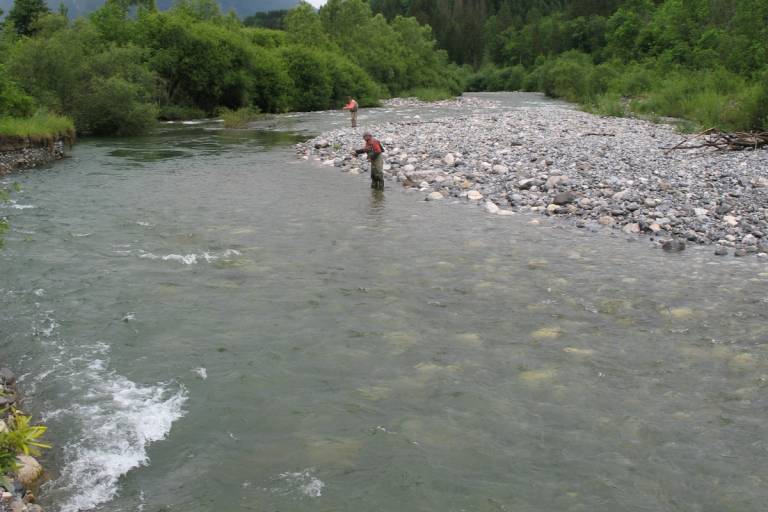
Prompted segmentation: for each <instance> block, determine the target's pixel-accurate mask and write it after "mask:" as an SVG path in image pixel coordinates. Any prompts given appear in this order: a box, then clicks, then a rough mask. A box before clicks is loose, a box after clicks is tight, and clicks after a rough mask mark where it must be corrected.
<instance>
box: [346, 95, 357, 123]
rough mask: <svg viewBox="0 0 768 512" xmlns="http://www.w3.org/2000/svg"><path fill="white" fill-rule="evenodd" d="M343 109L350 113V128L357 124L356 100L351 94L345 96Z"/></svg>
mask: <svg viewBox="0 0 768 512" xmlns="http://www.w3.org/2000/svg"><path fill="white" fill-rule="evenodd" d="M344 110H349V113H350V114H352V128H354V127H356V126H357V102H356V101H355V99H354V98H353V97H352V96H347V104H346V105H344Z"/></svg>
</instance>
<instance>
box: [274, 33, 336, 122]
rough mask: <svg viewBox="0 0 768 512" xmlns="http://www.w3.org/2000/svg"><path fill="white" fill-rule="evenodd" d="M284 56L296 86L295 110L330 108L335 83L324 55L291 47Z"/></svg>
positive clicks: (300, 47) (294, 91)
mask: <svg viewBox="0 0 768 512" xmlns="http://www.w3.org/2000/svg"><path fill="white" fill-rule="evenodd" d="M282 56H283V59H284V60H285V62H286V64H287V67H288V74H289V75H290V77H291V79H292V80H293V84H294V90H293V108H294V110H298V111H304V112H307V111H311V110H323V109H328V108H330V107H331V96H332V94H333V83H332V81H331V74H330V70H329V69H328V67H327V66H326V65H325V62H324V59H323V56H322V54H321V53H320V52H319V51H317V50H312V49H310V48H307V47H305V46H291V47H288V48H285V49H284V50H283V51H282Z"/></svg>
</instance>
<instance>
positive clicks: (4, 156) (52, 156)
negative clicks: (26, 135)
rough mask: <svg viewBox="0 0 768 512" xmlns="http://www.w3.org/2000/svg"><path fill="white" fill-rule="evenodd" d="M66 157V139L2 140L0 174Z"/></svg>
mask: <svg viewBox="0 0 768 512" xmlns="http://www.w3.org/2000/svg"><path fill="white" fill-rule="evenodd" d="M62 158H64V140H63V139H59V140H56V141H52V142H47V141H44V142H39V143H38V142H34V141H30V140H28V139H18V140H7V139H6V140H0V176H3V175H6V174H10V173H12V172H14V171H18V170H22V169H29V168H32V167H38V166H41V165H45V164H47V163H50V162H53V161H55V160H61V159H62Z"/></svg>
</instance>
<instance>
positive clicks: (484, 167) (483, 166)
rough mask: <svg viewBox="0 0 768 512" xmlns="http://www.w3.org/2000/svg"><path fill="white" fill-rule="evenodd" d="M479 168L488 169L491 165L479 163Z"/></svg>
mask: <svg viewBox="0 0 768 512" xmlns="http://www.w3.org/2000/svg"><path fill="white" fill-rule="evenodd" d="M480 167H482V168H483V169H490V168H491V167H493V164H491V163H490V162H480Z"/></svg>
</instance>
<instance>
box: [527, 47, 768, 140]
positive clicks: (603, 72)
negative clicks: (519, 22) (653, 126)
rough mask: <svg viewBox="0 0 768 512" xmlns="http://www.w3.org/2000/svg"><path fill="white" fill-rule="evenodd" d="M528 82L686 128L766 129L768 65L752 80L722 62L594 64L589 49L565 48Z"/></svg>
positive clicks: (610, 110)
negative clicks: (709, 65) (697, 65)
mask: <svg viewBox="0 0 768 512" xmlns="http://www.w3.org/2000/svg"><path fill="white" fill-rule="evenodd" d="M525 83H526V88H528V89H529V90H538V91H543V92H545V93H546V94H548V95H549V96H553V97H557V98H563V99H566V100H568V101H572V102H575V103H579V104H581V105H583V106H585V107H586V108H587V109H588V110H591V111H594V112H597V113H601V114H604V115H619V116H621V115H628V114H636V115H640V116H642V117H645V118H648V119H658V118H660V117H674V118H678V119H681V120H684V121H685V122H686V123H685V124H686V125H687V129H706V128H718V129H721V130H725V131H748V130H768V70H766V71H765V72H764V73H762V75H761V76H757V77H755V78H753V79H751V80H750V79H748V78H745V77H743V76H739V75H737V74H736V73H733V72H731V71H728V70H726V69H724V68H717V69H708V70H692V69H686V68H682V67H678V68H675V69H669V68H663V67H661V66H657V65H655V64H653V63H645V64H638V63H632V64H628V65H627V64H622V63H620V62H610V63H603V64H600V65H594V64H593V63H592V61H591V59H590V58H589V56H587V55H583V54H576V53H575V52H567V53H564V54H562V55H560V56H559V57H556V58H551V59H547V60H543V61H540V62H539V63H538V65H537V66H536V67H534V68H532V69H530V70H529V73H528V75H527V76H526V79H525Z"/></svg>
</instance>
